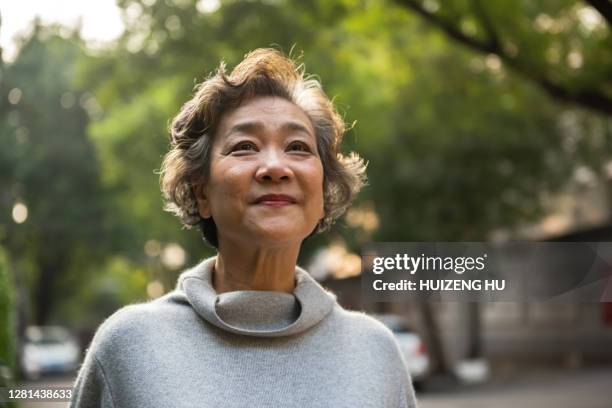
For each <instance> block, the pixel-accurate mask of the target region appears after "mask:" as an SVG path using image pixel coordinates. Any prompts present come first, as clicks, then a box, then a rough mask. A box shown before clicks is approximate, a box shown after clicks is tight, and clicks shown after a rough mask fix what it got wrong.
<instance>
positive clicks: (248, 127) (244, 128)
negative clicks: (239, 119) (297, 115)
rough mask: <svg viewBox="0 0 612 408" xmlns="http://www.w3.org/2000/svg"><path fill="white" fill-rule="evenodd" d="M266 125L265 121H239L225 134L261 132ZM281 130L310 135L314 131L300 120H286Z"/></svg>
mask: <svg viewBox="0 0 612 408" xmlns="http://www.w3.org/2000/svg"><path fill="white" fill-rule="evenodd" d="M265 127H266V125H265V124H264V123H263V122H260V121H255V122H243V123H238V124H236V125H234V126H232V128H231V129H230V130H229V131H228V132H227V133H226V134H225V136H226V137H227V136H230V135H231V134H233V133H261V132H263V131H264V129H265ZM280 130H281V132H296V131H297V132H304V133H306V134H308V135H312V132H311V131H310V130H309V129H308V128H307V127H306V126H304V125H302V124H301V123H299V122H294V121H289V122H285V123H283V124H282V125H281V127H280Z"/></svg>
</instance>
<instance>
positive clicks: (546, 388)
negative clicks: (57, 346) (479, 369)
mask: <svg viewBox="0 0 612 408" xmlns="http://www.w3.org/2000/svg"><path fill="white" fill-rule="evenodd" d="M71 381H72V378H64V379H61V378H60V379H48V380H44V381H38V382H32V383H29V384H28V385H38V386H40V385H41V384H46V385H54V386H70V384H71ZM418 400H419V408H531V407H534V408H536V407H537V408H612V367H607V368H588V369H587V368H583V369H574V370H561V369H560V370H537V371H534V370H531V371H529V372H526V373H525V374H523V375H521V376H519V375H517V374H512V375H508V376H506V377H503V378H501V377H498V378H496V379H495V380H492V381H491V382H489V383H487V384H485V385H479V386H468V387H461V388H455V389H449V390H446V391H443V390H438V391H435V392H434V391H429V392H427V391H425V392H420V393H418ZM67 405H68V404H67V403H28V404H22V405H21V406H20V407H21V408H65V407H67Z"/></svg>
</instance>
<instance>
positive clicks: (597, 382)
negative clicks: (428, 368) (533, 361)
mask: <svg viewBox="0 0 612 408" xmlns="http://www.w3.org/2000/svg"><path fill="white" fill-rule="evenodd" d="M611 389H612V368H589V369H579V370H562V369H559V370H546V371H544V370H543V369H538V371H532V372H526V373H525V374H524V375H522V376H519V374H513V375H512V376H508V377H507V378H499V379H495V380H493V381H491V382H490V383H488V384H486V385H482V386H472V387H465V388H461V389H458V390H453V391H449V392H435V393H433V392H423V393H421V394H419V407H420V408H517V407H521V408H531V407H534V408H536V407H537V408H549V407H550V408H553V407H554V408H610V407H612V390H611Z"/></svg>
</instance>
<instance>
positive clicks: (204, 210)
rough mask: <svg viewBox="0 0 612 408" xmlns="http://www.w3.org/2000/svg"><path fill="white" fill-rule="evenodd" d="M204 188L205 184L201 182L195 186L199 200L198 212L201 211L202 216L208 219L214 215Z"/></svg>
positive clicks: (197, 199)
mask: <svg viewBox="0 0 612 408" xmlns="http://www.w3.org/2000/svg"><path fill="white" fill-rule="evenodd" d="M204 190H205V189H204V184H199V185H198V186H197V187H195V188H194V193H195V197H196V201H197V202H198V212H199V213H200V217H202V218H204V219H206V218H210V217H211V216H212V215H211V213H210V202H209V201H208V198H207V195H206V192H205V191H204Z"/></svg>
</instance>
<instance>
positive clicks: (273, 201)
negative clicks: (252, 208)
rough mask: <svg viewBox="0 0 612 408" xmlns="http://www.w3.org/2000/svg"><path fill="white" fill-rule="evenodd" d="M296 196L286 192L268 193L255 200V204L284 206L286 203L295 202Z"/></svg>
mask: <svg viewBox="0 0 612 408" xmlns="http://www.w3.org/2000/svg"><path fill="white" fill-rule="evenodd" d="M296 202H297V201H296V199H295V198H293V197H291V196H289V195H286V194H266V195H262V196H260V197H258V198H257V200H255V204H261V205H267V206H271V207H284V206H286V205H291V204H295V203H296Z"/></svg>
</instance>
